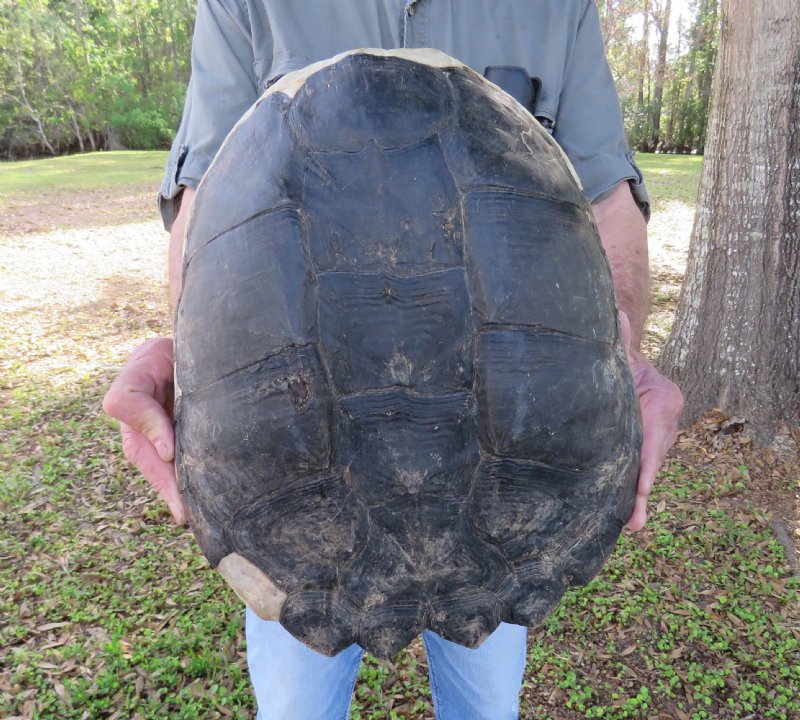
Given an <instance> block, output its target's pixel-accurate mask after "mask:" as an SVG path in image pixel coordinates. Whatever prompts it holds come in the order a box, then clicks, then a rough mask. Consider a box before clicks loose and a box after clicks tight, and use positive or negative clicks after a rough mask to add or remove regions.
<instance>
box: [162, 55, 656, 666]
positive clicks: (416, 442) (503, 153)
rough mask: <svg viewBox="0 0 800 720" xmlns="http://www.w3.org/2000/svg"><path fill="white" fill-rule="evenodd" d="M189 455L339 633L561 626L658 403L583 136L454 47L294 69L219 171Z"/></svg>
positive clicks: (207, 538)
mask: <svg viewBox="0 0 800 720" xmlns="http://www.w3.org/2000/svg"><path fill="white" fill-rule="evenodd" d="M175 331H176V335H175V337H176V388H177V393H176V395H177V401H176V420H177V442H178V453H177V465H178V473H179V480H180V489H181V492H182V494H183V498H184V502H185V504H186V507H187V510H188V513H189V519H190V524H191V527H192V529H193V530H194V533H195V535H196V537H197V539H198V541H199V544H200V546H201V547H202V549H203V552H204V553H205V555H206V557H207V558H208V560H209V561H210V562H211V564H212V565H213V566H214V567H216V568H218V569H219V570H220V572H221V573H222V574H223V575H224V576H225V577H226V579H227V580H228V582H229V583H230V584H231V585H232V586H233V588H234V589H235V590H236V592H237V593H238V594H239V595H240V596H241V597H242V598H243V599H244V600H245V602H247V604H248V605H249V606H250V607H251V608H252V609H253V610H254V611H255V612H256V613H257V614H259V615H260V616H261V617H264V618H267V619H278V620H280V622H281V623H282V624H283V626H284V627H285V628H286V629H287V630H289V632H291V633H292V634H293V635H294V636H295V637H297V638H299V639H300V640H301V641H303V642H304V643H306V644H307V645H308V646H310V647H312V648H314V649H315V650H318V651H320V652H322V653H325V654H333V653H335V652H337V651H339V650H341V649H343V648H345V647H346V646H348V645H350V644H351V643H359V644H360V645H361V646H362V647H364V648H365V649H367V650H369V651H371V652H373V653H375V654H377V655H379V656H384V657H385V656H388V655H390V654H391V653H393V652H395V651H397V650H398V649H400V648H402V647H403V646H405V645H406V644H408V643H409V642H410V641H411V640H412V639H413V638H414V637H415V636H416V635H417V634H418V633H419V632H420V631H421V630H423V629H426V628H430V629H432V630H434V631H436V632H437V633H439V634H441V635H442V636H443V637H445V638H447V639H448V640H451V641H454V642H456V643H460V644H462V645H465V646H468V647H475V646H477V645H479V644H480V643H481V642H482V640H483V639H484V638H485V637H486V636H487V635H488V634H489V633H491V632H492V631H493V630H494V629H495V628H496V627H497V625H498V624H499V623H500V622H502V621H507V622H511V623H518V624H522V625H529V626H531V625H535V624H537V623H540V622H541V621H542V620H543V619H544V618H545V617H546V616H547V615H548V613H549V612H550V611H551V610H552V609H553V608H554V607H555V606H556V605H557V604H558V602H559V600H560V598H561V596H562V594H563V592H564V590H565V589H566V588H567V587H568V586H569V585H578V584H583V583H586V582H588V581H589V580H590V579H591V578H592V577H593V576H594V575H595V574H596V573H597V572H598V571H599V569H600V567H601V566H602V564H603V562H604V561H605V560H606V558H608V556H609V554H610V553H611V552H612V550H613V548H614V545H615V543H616V541H617V538H618V536H619V534H620V532H621V529H622V527H623V525H624V524H625V522H626V521H627V519H628V517H629V516H630V514H631V512H632V508H633V504H634V500H635V495H636V483H637V475H638V467H639V446H640V441H641V436H640V423H639V416H638V403H637V399H636V394H635V392H634V388H633V385H632V382H631V378H630V375H629V370H628V366H627V363H626V359H625V354H624V349H623V346H622V343H621V337H620V329H619V326H618V321H617V314H616V311H615V301H614V293H613V287H612V280H611V274H610V271H609V267H608V263H607V260H606V257H605V255H604V252H603V249H602V247H601V244H600V240H599V237H598V234H597V231H596V229H595V226H594V224H593V220H592V215H591V210H590V207H589V204H588V202H587V200H586V198H585V196H584V194H583V192H582V190H581V187H580V184H579V182H578V180H577V178H576V176H575V174H574V172H573V170H572V168H571V166H570V164H569V161H568V160H567V159H566V157H565V155H564V154H563V153H562V152H561V150H560V149H559V147H558V145H557V144H556V143H555V142H554V141H553V140H552V138H551V137H550V136H549V135H548V134H547V133H546V132H545V131H544V130H543V129H542V128H541V127H539V125H538V123H537V122H536V121H535V120H534V119H533V118H532V117H531V116H530V115H529V114H528V113H527V112H526V111H525V110H524V109H523V108H522V107H521V106H520V105H518V104H517V103H516V102H515V101H514V100H512V99H511V98H510V97H509V96H507V95H506V94H505V93H503V92H502V91H501V90H499V89H498V88H497V87H495V86H494V85H492V84H491V83H489V82H488V81H486V80H484V79H483V78H481V77H480V76H479V75H477V74H476V73H474V72H473V71H471V70H470V69H468V68H466V67H464V66H463V65H461V64H460V63H458V62H457V61H455V60H453V59H451V58H448V57H447V56H445V55H442V54H441V53H437V52H433V51H394V52H386V51H380V50H359V51H355V52H352V53H347V54H344V55H342V56H338V57H336V58H334V59H332V60H330V61H327V62H324V63H319V64H317V65H314V66H310V67H309V68H307V69H306V70H304V71H301V72H300V73H295V74H292V75H287V76H285V77H284V78H283V79H282V80H280V81H279V82H278V83H277V84H275V85H274V86H273V87H272V88H271V89H270V90H269V91H268V92H267V93H266V94H265V95H264V96H262V97H261V99H260V100H259V101H258V102H257V103H256V104H255V105H254V106H253V108H251V110H250V111H249V112H248V113H247V114H246V115H245V116H244V118H242V120H241V121H240V122H239V123H238V124H237V126H236V127H235V128H234V129H233V131H232V132H231V134H230V135H229V136H228V138H227V140H226V141H225V143H224V145H223V147H222V148H221V150H220V152H219V153H218V155H217V157H216V158H215V160H214V162H213V164H212V166H211V168H210V169H209V171H208V173H207V174H206V176H205V177H204V178H203V181H202V182H201V184H200V186H199V188H198V191H197V195H196V199H195V206H194V209H193V213H192V217H191V219H190V222H189V228H188V232H187V237H186V242H185V248H184V274H183V291H182V295H181V298H180V302H179V306H178V310H177V314H176V328H175Z"/></svg>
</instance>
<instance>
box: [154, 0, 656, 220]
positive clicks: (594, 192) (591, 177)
mask: <svg viewBox="0 0 800 720" xmlns="http://www.w3.org/2000/svg"><path fill="white" fill-rule="evenodd" d="M361 47H382V48H394V47H409V48H420V47H434V48H437V49H439V50H442V51H444V52H446V53H447V54H449V55H451V56H453V57H455V58H457V59H458V60H460V61H462V62H463V63H465V64H466V65H469V66H470V67H471V68H473V69H474V70H476V71H477V72H479V73H483V71H484V69H485V68H486V67H487V66H489V65H513V66H522V67H524V68H525V69H526V70H527V72H528V74H529V75H532V76H536V77H539V78H540V79H541V80H542V91H541V94H540V96H539V100H538V102H537V105H536V115H537V116H540V117H545V118H547V119H548V120H551V121H552V122H553V124H554V127H553V137H554V138H555V139H556V140H557V141H558V143H559V144H560V145H561V147H562V148H563V149H564V151H565V152H566V154H567V156H568V157H569V159H570V160H571V161H572V164H573V165H574V166H575V170H576V172H577V174H578V177H580V179H581V182H582V184H583V187H584V190H585V191H586V194H587V196H588V197H589V199H590V200H592V201H594V200H597V199H599V198H601V197H602V196H603V194H604V193H606V192H607V191H608V190H610V189H611V188H613V187H614V186H615V185H617V184H618V183H619V182H621V181H623V180H629V181H630V182H631V187H632V189H633V191H634V197H636V199H637V202H638V203H639V205H640V207H641V208H642V210H643V212H644V213H645V216H647V214H648V207H649V203H648V197H647V192H646V190H645V188H644V185H643V183H642V176H641V173H640V171H639V169H638V168H637V167H636V165H635V163H634V162H633V159H632V155H631V153H630V150H629V149H628V145H627V142H626V139H625V133H624V130H623V125H622V115H621V112H620V106H619V98H618V97H617V92H616V89H615V87H614V82H613V79H612V77H611V72H610V71H609V68H608V63H607V62H606V58H605V51H604V47H603V39H602V35H601V31H600V21H599V17H598V13H597V8H596V7H595V3H594V0H501V1H500V0H337V1H336V2H332V1H326V0H199V2H198V7H197V20H196V25H195V32H194V40H193V45H192V75H191V79H190V81H189V89H188V92H187V95H186V104H185V106H184V111H183V119H182V121H181V125H180V129H179V130H178V133H177V135H176V137H175V141H174V143H173V146H172V150H171V151H170V154H169V158H168V161H167V171H166V176H165V178H164V181H163V183H162V186H161V190H160V193H159V204H160V207H161V212H162V215H163V217H164V223H165V226H166V227H167V228H169V227H170V226H171V225H172V221H173V219H174V214H175V203H174V199H175V197H176V196H177V195H178V194H179V193H180V192H181V187H182V186H188V187H192V188H196V187H197V185H198V183H199V182H200V179H201V178H202V176H203V173H205V171H206V170H207V169H208V166H209V165H210V164H211V161H212V159H213V158H214V155H215V154H216V152H217V150H218V149H219V147H220V145H221V144H222V141H223V140H224V139H225V136H226V135H227V134H228V132H229V131H230V129H231V128H232V127H233V125H234V124H235V123H236V121H237V120H238V119H239V118H240V117H241V116H242V114H243V113H244V112H245V111H246V110H247V109H248V108H249V107H250V105H252V104H253V103H254V102H255V101H256V99H257V98H258V97H259V95H260V94H261V93H262V92H263V91H264V90H265V89H266V88H267V87H269V85H270V84H271V83H272V82H274V81H275V80H276V79H277V78H279V77H280V76H282V75H284V74H285V73H287V72H291V71H292V70H298V69H300V68H302V67H305V66H306V65H308V64H309V63H312V62H316V61H318V60H324V59H325V58H328V57H331V56H332V55H336V54H337V53H340V52H344V51H346V50H352V49H354V48H361Z"/></svg>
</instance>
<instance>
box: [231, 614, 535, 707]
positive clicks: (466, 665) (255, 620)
mask: <svg viewBox="0 0 800 720" xmlns="http://www.w3.org/2000/svg"><path fill="white" fill-rule="evenodd" d="M526 638H527V629H526V628H524V627H522V626H520V625H509V624H507V623H503V624H501V625H500V626H499V627H498V628H497V630H495V631H494V632H493V633H492V634H491V635H490V636H489V637H488V638H487V639H486V640H484V642H483V643H482V644H481V646H480V647H479V648H477V649H475V650H470V649H469V648H465V647H462V646H460V645H456V644H455V643H451V642H449V641H448V640H444V639H442V638H441V637H439V636H438V635H436V634H435V633H433V632H430V631H425V632H424V633H423V634H422V641H423V643H424V644H425V651H426V652H427V654H428V672H429V676H430V683H431V695H432V696H433V706H434V710H435V712H436V717H437V719H438V720H511V719H512V718H517V717H518V713H519V709H518V708H519V691H520V686H521V684H522V673H523V671H524V669H525V647H526V645H525V643H526ZM362 654H363V651H362V649H361V648H360V647H359V646H358V645H351V646H350V647H349V648H347V649H345V650H343V651H342V652H340V653H339V654H338V655H335V656H334V657H325V656H324V655H320V654H319V653H317V652H315V651H314V650H311V649H310V648H307V647H306V646H305V645H303V644H302V643H301V642H300V641H298V640H295V639H294V638H293V637H292V636H291V635H290V634H289V633H288V632H287V631H286V630H284V629H283V627H281V625H280V624H278V623H277V622H273V621H267V620H261V619H260V618H259V617H258V616H257V615H256V614H255V613H253V612H252V611H251V610H249V609H248V610H247V661H248V664H249V666H250V678H251V679H252V682H253V688H254V689H255V693H256V700H257V702H258V715H257V720H347V718H348V710H349V707H350V698H351V696H352V694H353V686H354V684H355V681H356V676H357V675H358V668H359V665H360V663H361V656H362Z"/></svg>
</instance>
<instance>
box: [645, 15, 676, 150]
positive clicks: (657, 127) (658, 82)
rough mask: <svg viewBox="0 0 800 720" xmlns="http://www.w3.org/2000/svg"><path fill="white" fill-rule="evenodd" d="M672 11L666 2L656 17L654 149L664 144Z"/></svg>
mask: <svg viewBox="0 0 800 720" xmlns="http://www.w3.org/2000/svg"><path fill="white" fill-rule="evenodd" d="M671 11H672V0H666V2H665V3H664V7H663V9H662V10H661V12H660V13H658V15H657V16H656V30H657V31H658V64H657V65H656V79H655V85H654V86H653V115H652V120H651V123H650V124H651V127H652V133H653V141H652V145H653V147H657V146H658V145H660V144H661V143H662V137H661V107H662V101H663V99H664V80H665V78H666V76H667V42H668V40H669V16H670V14H671Z"/></svg>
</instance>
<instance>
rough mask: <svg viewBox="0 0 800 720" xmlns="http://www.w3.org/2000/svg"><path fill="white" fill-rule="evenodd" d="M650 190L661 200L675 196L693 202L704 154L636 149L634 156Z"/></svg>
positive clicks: (671, 198)
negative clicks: (666, 152) (650, 151)
mask: <svg viewBox="0 0 800 720" xmlns="http://www.w3.org/2000/svg"><path fill="white" fill-rule="evenodd" d="M635 160H636V163H637V164H638V165H639V168H640V169H641V171H642V173H643V175H644V180H645V184H646V185H647V188H648V190H649V192H650V194H651V195H652V196H653V197H654V198H657V199H658V200H659V201H661V202H667V201H670V200H678V201H680V202H684V203H686V204H688V205H694V204H695V202H696V200H697V186H698V184H699V182H700V171H701V170H702V168H703V158H702V157H700V156H699V155H657V154H655V153H637V154H636V157H635Z"/></svg>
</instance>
